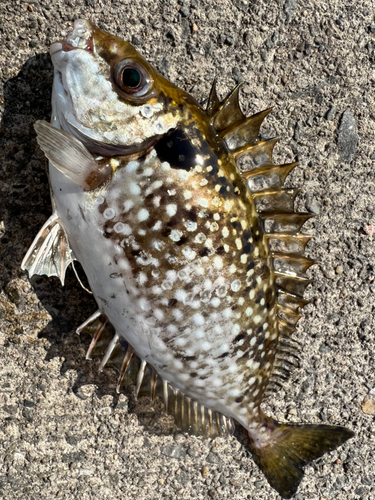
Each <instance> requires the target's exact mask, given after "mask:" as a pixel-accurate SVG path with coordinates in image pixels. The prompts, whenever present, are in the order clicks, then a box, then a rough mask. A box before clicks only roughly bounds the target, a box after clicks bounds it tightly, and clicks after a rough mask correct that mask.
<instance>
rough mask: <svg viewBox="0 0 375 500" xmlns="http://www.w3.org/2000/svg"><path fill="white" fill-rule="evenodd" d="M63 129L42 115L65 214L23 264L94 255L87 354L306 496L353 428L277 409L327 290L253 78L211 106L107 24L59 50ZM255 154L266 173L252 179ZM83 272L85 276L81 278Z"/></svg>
mask: <svg viewBox="0 0 375 500" xmlns="http://www.w3.org/2000/svg"><path fill="white" fill-rule="evenodd" d="M50 53H51V57H52V61H53V65H54V83H53V91H52V118H51V122H50V123H48V122H46V121H43V120H42V121H37V122H36V124H35V131H36V134H37V141H38V144H39V146H40V147H41V149H42V150H43V151H44V153H45V155H46V157H47V158H48V160H49V180H50V188H51V199H52V207H53V214H52V216H51V217H50V218H49V219H48V221H47V222H46V223H45V224H44V226H43V227H42V228H41V230H40V231H39V233H38V235H37V236H36V238H35V240H34V242H33V244H32V245H31V247H30V249H29V250H28V252H27V254H26V255H25V258H24V260H23V262H22V269H24V270H27V271H28V274H29V276H30V277H31V276H33V275H34V274H46V275H47V276H57V277H58V278H59V279H60V280H61V283H62V285H64V280H65V274H66V270H67V268H68V266H69V265H72V266H73V268H74V262H75V261H78V262H80V264H81V265H82V268H83V270H84V272H85V274H86V277H87V281H88V283H89V287H90V290H89V291H90V292H91V293H92V294H93V296H94V298H95V300H96V302H97V304H98V309H97V311H96V312H95V313H93V315H92V316H91V317H90V318H88V320H87V321H85V322H84V323H83V325H81V326H80V327H79V328H78V330H77V331H78V333H79V332H81V331H83V330H85V329H90V328H91V329H92V330H93V339H92V342H91V344H90V347H89V349H88V352H87V358H88V359H91V358H92V357H93V356H94V354H95V353H97V354H98V353H99V355H100V356H102V360H101V363H100V368H99V369H100V370H103V369H104V367H105V366H108V365H109V364H111V363H112V365H113V366H115V367H117V369H118V371H119V378H118V384H117V390H118V391H121V390H122V388H123V387H124V384H125V383H126V381H127V380H128V379H129V378H130V379H131V380H133V382H134V384H135V386H136V389H135V393H136V395H138V394H141V393H142V391H143V392H144V391H146V392H147V393H148V394H149V395H150V396H151V397H152V398H155V397H156V395H157V394H160V395H161V396H162V398H163V401H164V404H165V408H166V411H167V412H168V413H170V414H172V415H174V416H175V419H176V422H177V423H178V425H179V426H180V427H181V429H182V430H184V431H186V432H189V433H191V434H195V435H210V436H215V435H224V434H230V433H232V432H233V429H234V426H235V425H239V426H240V427H242V428H244V429H245V430H246V431H247V434H248V436H249V443H250V444H249V447H250V451H251V454H252V456H253V458H254V461H255V462H256V464H257V465H258V466H259V467H260V469H261V470H262V471H263V473H264V475H265V477H266V478H267V480H268V482H269V484H270V485H271V487H272V488H274V489H275V490H276V491H277V492H278V493H279V494H280V496H281V497H282V498H291V497H292V496H293V495H294V493H295V492H296V491H297V488H298V486H299V484H300V482H301V480H302V477H303V473H304V467H305V465H306V464H308V463H310V462H311V461H313V460H315V459H317V458H318V457H320V456H322V455H323V454H324V453H326V452H329V451H332V450H334V449H335V448H336V447H338V446H340V445H342V444H343V443H345V442H346V441H347V440H348V439H349V438H351V437H352V436H353V435H354V434H353V432H352V431H351V430H350V429H347V428H345V427H342V426H329V425H312V424H303V423H300V424H294V423H281V422H277V421H275V420H274V419H272V418H271V417H269V416H267V415H265V414H264V413H263V411H262V409H261V403H262V401H263V400H264V398H265V397H266V396H267V395H268V394H270V393H272V390H275V388H276V389H277V387H278V386H279V385H280V383H282V382H283V380H284V379H285V378H287V377H288V375H289V373H290V371H291V369H292V368H293V366H295V365H298V359H299V345H298V340H297V339H296V338H295V337H294V335H293V334H294V332H295V329H296V324H297V322H298V320H299V318H300V317H301V310H302V308H303V307H304V306H305V305H306V304H307V303H308V301H307V300H306V299H304V291H305V289H306V287H307V286H308V285H309V284H310V283H311V281H310V280H309V279H308V278H307V277H306V274H305V273H306V271H307V269H308V268H309V267H310V266H311V265H313V264H314V261H313V260H311V259H309V258H307V257H306V256H305V247H306V245H307V243H308V241H309V240H310V238H311V236H310V235H308V234H305V233H303V232H301V231H302V226H303V224H304V223H305V222H306V221H307V220H308V219H309V218H310V217H311V216H312V214H310V213H299V212H296V211H295V210H294V200H295V196H296V195H297V193H298V190H297V189H294V188H286V187H284V181H285V179H286V177H287V176H288V174H289V173H290V172H291V171H292V170H293V169H294V168H295V167H296V166H297V163H295V162H293V163H288V164H280V165H279V164H275V163H274V162H273V159H272V153H273V148H274V146H275V144H276V142H277V140H276V139H268V140H261V139H260V136H259V133H260V127H261V125H262V122H263V120H264V119H265V118H266V116H267V115H268V113H269V112H270V111H271V110H270V109H266V110H264V111H261V112H258V113H257V114H254V115H252V116H249V117H246V116H245V115H244V114H243V112H242V110H241V108H240V105H239V92H240V88H241V86H240V85H238V86H237V87H236V88H235V89H234V90H232V91H231V92H230V93H229V94H228V95H227V96H226V97H225V98H224V99H223V100H221V99H219V97H218V95H217V92H216V83H215V81H214V84H213V86H212V90H211V92H210V95H209V99H208V103H207V105H206V107H205V108H203V107H202V106H201V105H200V104H199V103H198V102H197V101H196V100H195V99H194V98H193V97H192V96H191V95H189V94H188V93H186V92H185V91H183V90H182V89H180V88H178V87H177V86H175V85H174V84H173V83H171V82H170V81H168V80H167V79H166V78H165V77H163V76H162V75H161V74H159V73H158V72H157V71H156V69H155V68H153V67H152V66H151V65H150V64H149V63H148V62H147V61H146V60H145V59H144V58H143V57H142V55H141V54H139V53H138V52H137V51H136V50H135V48H134V47H133V46H132V45H131V44H130V43H128V42H126V41H123V40H122V39H120V38H118V37H116V36H113V35H110V34H108V33H106V32H104V31H102V30H100V29H99V28H98V27H96V26H95V25H94V24H92V23H91V22H90V21H87V20H77V21H75V23H74V27H73V31H72V32H71V33H70V34H69V35H68V36H67V37H66V38H65V39H64V40H60V41H57V42H54V43H53V44H52V45H51V49H50ZM243 157H247V158H248V159H249V161H250V163H251V165H252V167H251V169H250V170H247V171H241V168H240V167H239V159H241V158H243ZM77 277H78V276H77Z"/></svg>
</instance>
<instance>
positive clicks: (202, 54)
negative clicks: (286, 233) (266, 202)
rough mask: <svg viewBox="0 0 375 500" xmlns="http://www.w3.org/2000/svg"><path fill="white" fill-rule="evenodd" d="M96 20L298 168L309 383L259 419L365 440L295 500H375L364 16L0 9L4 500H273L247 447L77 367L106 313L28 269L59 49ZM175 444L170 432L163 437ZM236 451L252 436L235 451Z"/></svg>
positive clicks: (77, 4)
mask: <svg viewBox="0 0 375 500" xmlns="http://www.w3.org/2000/svg"><path fill="white" fill-rule="evenodd" d="M77 18H89V19H91V20H93V21H94V22H96V23H97V24H98V25H99V26H100V27H101V28H103V29H107V30H108V31H110V32H111V33H114V34H117V35H119V36H122V37H123V38H126V39H127V40H129V41H131V42H133V43H134V45H135V46H136V47H137V49H139V50H140V51H141V53H142V54H143V55H144V56H146V57H147V58H148V60H149V61H150V62H151V63H153V64H154V65H155V66H156V67H157V68H158V69H159V70H160V71H161V72H163V73H164V74H165V75H166V76H167V77H169V78H170V79H171V80H172V81H174V82H175V83H177V84H178V85H179V86H181V87H182V88H184V89H185V90H187V91H189V92H191V93H192V94H193V95H194V96H195V97H196V98H197V99H198V100H199V101H200V102H204V101H205V99H206V98H207V96H208V93H209V89H210V86H211V83H212V79H213V77H214V75H215V74H216V75H217V76H218V90H219V93H221V95H223V94H225V93H226V92H228V91H229V90H230V89H231V88H232V87H233V86H234V84H235V83H236V82H238V81H241V80H244V81H245V82H247V83H246V84H245V85H244V88H243V91H242V104H243V109H244V111H246V112H248V113H251V112H257V111H260V110H262V109H265V108H267V107H270V106H273V108H274V110H273V113H272V114H271V115H269V117H268V118H267V119H266V123H265V125H264V127H263V129H262V134H263V137H264V138H268V137H272V136H275V135H276V136H279V137H281V141H280V143H279V144H278V145H277V146H276V151H275V158H276V160H277V161H280V162H290V161H292V160H293V159H294V158H297V159H298V161H299V162H300V165H301V168H299V169H296V171H295V172H294V173H293V174H292V175H291V176H290V178H289V181H288V184H289V185H293V186H299V187H301V193H300V195H299V196H298V199H297V206H298V208H299V209H300V210H304V209H308V210H311V211H313V212H315V213H316V214H317V216H316V218H315V219H314V220H313V221H312V222H309V223H308V224H307V225H306V230H307V231H310V232H312V233H313V234H314V239H313V240H312V241H311V242H310V243H309V246H308V255H309V256H310V257H312V258H314V259H316V260H317V261H319V264H318V265H316V266H314V267H313V268H312V269H311V270H310V271H309V273H310V276H311V278H313V279H314V286H313V287H310V288H309V290H308V292H307V295H308V297H309V298H310V299H311V304H310V305H308V306H307V307H306V308H305V310H304V317H303V319H302V320H301V321H300V322H299V326H298V335H299V338H300V340H301V342H302V343H303V353H302V362H301V368H300V369H299V370H297V371H296V372H295V373H294V374H293V377H292V379H291V380H290V382H288V384H287V385H286V387H285V390H281V391H280V392H279V393H278V394H276V395H274V396H273V397H272V398H269V399H268V400H267V401H266V402H265V404H264V411H265V412H266V413H267V414H269V415H272V416H273V417H274V418H277V419H279V420H282V421H289V422H300V421H303V422H310V423H319V422H322V423H332V424H342V425H346V426H348V427H350V428H351V429H353V430H354V431H355V433H356V436H355V438H354V439H352V440H351V441H349V442H348V443H347V444H346V445H345V446H343V447H342V448H340V449H339V450H337V451H335V452H333V453H331V454H329V455H326V456H324V457H323V458H322V459H320V460H318V461H317V462H315V463H314V464H313V465H312V466H309V467H307V470H306V475H305V479H304V480H303V482H302V484H301V487H300V489H299V492H298V493H297V495H296V496H295V499H299V500H329V499H332V500H333V499H335V500H354V499H362V500H374V499H375V485H374V470H375V458H374V444H375V430H374V415H375V364H374V350H375V348H374V346H375V342H374V340H375V339H374V312H375V282H374V276H375V271H374V266H375V260H374V254H375V252H374V242H375V141H374V118H375V108H374V84H375V66H374V64H375V20H374V7H373V4H372V3H371V2H369V1H368V0H363V1H362V2H357V3H356V2H352V1H349V0H341V1H338V0H333V1H331V2H325V1H321V0H318V1H313V0H306V1H304V2H297V1H296V0H286V1H285V2H284V0H281V1H280V2H276V1H272V0H271V1H266V0H258V1H256V2H255V1H253V0H248V1H247V0H233V1H229V0H218V1H216V2H210V1H209V0H187V1H186V2H185V3H182V2H177V1H175V0H170V1H169V0H168V1H167V0H152V1H151V0H142V1H141V0H133V1H128V0H125V1H124V0H113V1H112V2H110V1H109V0H85V1H83V0H66V1H63V0H56V1H54V2H50V1H49V0H29V1H27V0H26V1H23V0H2V2H1V3H0V20H1V26H0V80H1V85H2V94H1V97H0V110H1V113H2V121H1V128H0V172H1V173H0V191H1V194H0V223H1V224H0V236H2V238H1V239H0V496H1V497H2V498H4V499H6V500H11V499H25V500H32V499H35V500H47V499H48V500H49V499H53V498H62V499H69V500H70V499H79V500H81V499H82V500H86V499H94V498H95V499H100V500H101V499H108V500H112V499H113V500H119V499H133V498H134V499H137V500H162V499H163V500H176V499H197V500H203V499H204V500H206V499H207V500H210V499H228V498H230V499H231V500H244V499H254V500H255V499H256V500H265V499H267V500H273V499H277V498H279V497H278V495H277V494H276V493H275V492H274V491H273V490H271V488H270V487H269V486H268V484H267V483H266V481H265V479H264V476H263V475H262V473H261V472H260V471H259V470H258V468H257V467H256V465H255V464H254V462H253V461H252V459H251V457H250V456H249V455H248V453H247V451H246V448H245V447H244V446H243V445H241V444H240V442H239V441H238V439H237V437H231V438H225V439H224V438H217V439H215V440H209V439H208V440H207V439H206V440H204V439H197V438H192V437H186V436H184V435H182V434H181V433H179V432H178V430H176V429H173V422H171V419H170V418H168V417H165V416H164V414H163V413H162V411H161V405H160V404H159V403H157V404H154V405H152V404H151V403H150V401H149V400H147V399H141V400H139V401H137V402H136V401H135V400H134V397H133V396H132V394H131V392H130V393H127V394H125V395H120V396H119V397H116V395H115V391H114V383H115V380H116V374H115V373H114V372H112V371H111V370H110V369H108V370H106V371H104V372H103V373H102V374H101V375H100V376H99V375H98V374H97V367H98V364H97V363H96V362H89V361H86V360H85V359H84V355H85V350H86V348H87V346H88V343H89V340H90V339H89V336H88V335H82V336H81V337H78V336H77V335H76V334H75V333H74V332H75V328H76V327H77V326H78V325H79V324H80V323H82V322H83V321H84V320H85V319H86V318H87V317H88V316H89V315H90V314H92V313H93V312H94V310H95V303H94V301H93V300H92V298H91V297H90V296H89V295H88V294H86V293H85V292H84V290H82V289H81V288H80V286H79V284H78V283H77V281H76V279H75V276H74V274H73V272H72V271H69V273H68V278H67V283H66V286H65V287H64V288H62V287H61V285H60V283H59V281H58V280H57V279H48V278H46V277H34V278H33V279H31V280H30V281H29V280H28V278H27V276H26V275H25V274H24V273H22V272H21V271H20V263H21V261H22V258H23V256H24V254H25V252H26V250H27V249H28V247H29V245H30V243H31V241H32V239H33V238H34V236H35V234H36V233H37V231H38V229H39V228H40V227H41V226H42V225H43V223H44V222H45V220H46V219H47V218H48V216H49V215H50V212H51V208H50V201H49V193H48V180H47V175H46V161H45V159H44V158H43V154H42V152H41V151H40V150H39V148H38V147H37V144H36V140H35V134H34V131H33V128H32V124H33V122H34V121H35V120H37V119H48V118H49V114H50V97H51V96H50V94H51V83H52V66H51V62H50V59H49V56H48V55H47V54H46V52H47V51H48V47H49V45H50V43H51V42H52V41H53V40H54V39H56V38H59V37H61V36H64V35H65V34H66V33H67V31H68V30H69V28H70V26H71V24H72V21H73V20H74V19H77ZM170 430H172V433H169V432H168V431H170ZM239 438H240V439H241V436H239Z"/></svg>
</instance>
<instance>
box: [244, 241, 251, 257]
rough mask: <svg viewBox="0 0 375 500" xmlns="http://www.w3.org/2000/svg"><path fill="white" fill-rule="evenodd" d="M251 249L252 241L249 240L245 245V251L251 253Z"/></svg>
mask: <svg viewBox="0 0 375 500" xmlns="http://www.w3.org/2000/svg"><path fill="white" fill-rule="evenodd" d="M251 250H252V245H251V243H249V242H247V243H246V244H245V245H243V253H247V254H249V253H250V252H251Z"/></svg>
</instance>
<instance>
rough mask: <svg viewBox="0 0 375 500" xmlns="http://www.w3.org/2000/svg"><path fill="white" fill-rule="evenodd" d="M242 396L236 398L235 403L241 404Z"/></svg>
mask: <svg viewBox="0 0 375 500" xmlns="http://www.w3.org/2000/svg"><path fill="white" fill-rule="evenodd" d="M243 398H244V396H239V397H238V398H236V399H235V402H236V403H242V401H243Z"/></svg>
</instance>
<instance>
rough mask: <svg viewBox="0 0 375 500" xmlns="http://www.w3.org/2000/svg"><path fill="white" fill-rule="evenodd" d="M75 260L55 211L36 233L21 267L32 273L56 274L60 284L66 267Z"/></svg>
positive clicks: (31, 274) (63, 279) (32, 274)
mask: <svg viewBox="0 0 375 500" xmlns="http://www.w3.org/2000/svg"><path fill="white" fill-rule="evenodd" d="M73 260H75V258H74V255H73V252H72V250H71V248H70V246H69V243H68V237H67V235H66V232H65V229H64V228H63V226H62V224H61V221H60V218H59V216H58V215H57V213H56V212H55V213H53V214H52V215H51V217H50V218H49V219H48V220H47V222H46V223H45V224H44V225H43V227H42V228H41V230H40V231H39V232H38V234H37V235H36V237H35V239H34V241H33V243H32V245H31V246H30V248H29V250H28V251H27V253H26V255H25V257H24V259H23V261H22V264H21V269H23V270H24V271H27V272H28V273H29V277H30V278H31V277H32V276H34V274H38V275H42V274H46V275H47V276H57V277H58V278H60V281H61V283H62V285H64V282H65V273H66V269H67V267H68V266H69V264H71V263H72V262H73Z"/></svg>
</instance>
